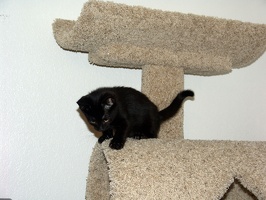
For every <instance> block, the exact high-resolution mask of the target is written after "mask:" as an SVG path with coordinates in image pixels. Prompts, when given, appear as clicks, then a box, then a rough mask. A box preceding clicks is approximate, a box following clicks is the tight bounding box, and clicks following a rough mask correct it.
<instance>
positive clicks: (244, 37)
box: [53, 1, 266, 200]
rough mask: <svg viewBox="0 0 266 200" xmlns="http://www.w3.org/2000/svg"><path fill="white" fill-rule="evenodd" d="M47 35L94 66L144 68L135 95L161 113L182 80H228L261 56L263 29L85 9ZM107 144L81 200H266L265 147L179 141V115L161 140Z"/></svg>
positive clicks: (92, 6) (128, 10)
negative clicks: (117, 146) (190, 77)
mask: <svg viewBox="0 0 266 200" xmlns="http://www.w3.org/2000/svg"><path fill="white" fill-rule="evenodd" d="M53 31H54V36H55V39H56V41H57V43H58V44H59V46H61V47H62V48H63V49H66V50H71V51H79V52H88V53H89V61H90V62H91V63H94V64H96V65H99V66H108V67H126V68H136V69H142V92H143V93H145V94H146V95H147V96H149V98H150V99H151V100H152V101H153V102H154V103H156V104H157V105H158V106H159V108H163V107H165V106H166V105H168V104H169V102H170V101H171V100H172V99H173V97H174V96H175V95H176V94H177V93H178V91H180V90H182V89H183V79H184V74H193V75H203V76H211V75H219V74H226V73H229V72H230V71H231V70H232V69H233V68H241V67H245V66H248V65H249V64H251V63H252V62H253V61H255V60H256V59H257V58H259V56H261V55H262V54H263V53H264V51H265V49H266V25H260V24H252V23H244V22H240V21H236V20H225V19H217V18H213V17H204V16H197V15H192V14H181V13H177V12H166V11H160V10H152V9H147V8H143V7H138V6H127V5H123V4H116V3H112V2H101V1H89V2H87V3H86V4H84V7H83V9H82V12H81V15H80V17H79V18H78V20H77V21H70V20H63V19H57V20H56V21H55V22H54V23H53ZM173 138H175V139H174V140H173ZM108 143H109V141H106V142H104V143H103V144H102V145H99V144H96V146H95V148H94V151H93V154H92V156H91V161H90V167H89V168H90V169H89V176H88V180H87V191H86V198H87V199H90V200H103V199H115V200H118V199H121V200H125V199H136V200H140V199H158V200H159V199H160V200H162V199H182V200H192V199H197V200H198V199H217V200H218V199H227V200H228V199H234V200H237V199H266V188H265V185H266V177H265V175H266V167H265V166H266V142H238V141H194V140H184V139H183V111H181V112H179V114H178V115H177V116H176V117H174V118H173V119H171V120H169V121H168V122H166V123H165V124H163V126H162V127H161V131H160V133H159V139H148V140H130V139H129V140H128V142H127V143H126V144H125V147H124V148H123V149H122V150H119V151H116V150H111V149H110V148H109V147H108ZM140 148H141V149H142V150H141V151H139V149H140Z"/></svg>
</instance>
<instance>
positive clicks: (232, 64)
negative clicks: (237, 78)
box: [53, 1, 266, 75]
mask: <svg viewBox="0 0 266 200" xmlns="http://www.w3.org/2000/svg"><path fill="white" fill-rule="evenodd" d="M53 31H54V36H55V39H56V41H57V43H58V44H59V45H60V46H61V47H62V48H64V49H68V50H72V51H81V52H89V54H90V55H89V60H90V61H91V62H93V63H95V64H98V65H105V66H117V67H129V68H141V67H142V66H144V65H159V66H172V67H182V68H183V69H184V72H185V73H187V74H200V75H216V74H224V73H228V72H230V71H231V69H232V68H239V67H244V66H247V65H249V64H250V63H252V62H253V61H255V60H256V59H257V58H258V57H259V56H260V55H262V53H263V52H264V51H265V48H266V25H262V24H261V25H260V24H252V23H247V22H246V23H244V22H241V21H236V20H225V19H218V18H214V17H205V16H198V15H193V14H182V13H178V12H167V11H160V10H152V9H147V8H144V7H139V6H127V5H124V4H117V3H112V2H102V1H88V2H87V3H86V4H84V7H83V9H82V12H81V14H80V17H79V18H78V19H77V20H76V21H70V20H64V19H57V20H56V21H55V22H54V23H53Z"/></svg>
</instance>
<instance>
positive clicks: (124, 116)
mask: <svg viewBox="0 0 266 200" xmlns="http://www.w3.org/2000/svg"><path fill="white" fill-rule="evenodd" d="M188 96H190V97H193V96H194V93H193V92H192V91H190V90H184V91H182V92H180V93H179V94H178V95H177V96H176V97H175V99H174V100H173V102H172V103H171V104H170V105H169V106H168V107H167V108H165V109H163V110H161V111H158V108H157V106H156V105H155V104H154V103H152V102H151V101H150V100H149V99H148V97H146V96H145V95H144V94H142V93H141V92H139V91H137V90H135V89H133V88H127V87H113V88H99V89H97V90H95V91H93V92H91V93H90V94H88V95H86V96H83V97H82V98H81V99H80V100H78V102H77V104H78V105H79V108H80V110H81V111H82V112H83V113H84V115H85V116H86V118H87V120H88V121H89V123H90V124H91V125H92V126H94V128H95V129H96V130H98V131H101V132H102V133H103V134H102V136H101V137H100V138H99V140H98V142H99V143H102V142H103V141H104V140H106V139H108V138H112V137H113V139H112V140H111V142H110V145H109V146H110V147H111V148H112V149H121V148H123V146H124V144H125V141H126V138H127V137H133V138H138V139H141V138H156V137H157V134H158V131H159V128H160V124H161V123H162V122H164V121H165V120H167V119H169V118H171V117H173V116H174V115H175V114H176V113H177V111H178V110H179V108H180V107H181V105H182V102H183V100H184V99H185V98H186V97H188Z"/></svg>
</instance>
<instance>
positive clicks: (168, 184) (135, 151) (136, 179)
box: [87, 139, 266, 200]
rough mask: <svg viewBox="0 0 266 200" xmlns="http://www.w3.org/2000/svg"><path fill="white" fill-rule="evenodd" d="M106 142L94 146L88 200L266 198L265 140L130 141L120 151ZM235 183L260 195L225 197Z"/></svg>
mask: <svg viewBox="0 0 266 200" xmlns="http://www.w3.org/2000/svg"><path fill="white" fill-rule="evenodd" d="M108 143H109V141H106V142H104V143H103V145H99V144H97V145H96V147H95V149H94V151H95V152H97V154H95V153H94V154H93V156H92V158H91V163H90V173H92V174H94V175H93V176H94V177H93V178H90V179H89V181H88V185H87V187H88V188H89V190H87V198H88V199H92V200H94V199H95V200H96V199H97V200H98V199H105V198H102V196H99V195H104V196H105V197H108V195H110V196H109V198H110V199H115V200H120V199H121V200H125V199H132V200H133V199H136V200H139V199H158V200H162V199H182V200H192V199H195V200H212V199H213V200H216V199H217V200H218V199H222V198H224V199H235V200H237V199H266V188H265V185H266V177H265V175H266V165H265V163H266V142H237V141H193V140H166V139H148V140H129V141H128V142H127V143H126V145H125V147H124V148H123V149H122V150H119V151H117V150H111V149H110V148H109V147H108ZM99 153H100V154H101V156H98V154H99ZM107 168H108V172H106V173H107V174H108V175H107V176H105V177H103V176H101V174H102V173H101V171H102V169H107ZM97 170H99V171H100V173H98V172H97ZM95 174H99V177H97V176H95ZM94 179H97V181H95V180H94ZM99 180H100V181H99ZM236 181H237V182H239V184H241V186H239V184H235V185H234V188H235V190H237V188H236V187H238V188H240V187H243V188H246V189H245V190H246V191H248V193H250V194H252V195H254V196H255V197H256V198H255V197H252V195H249V194H247V193H246V192H245V191H242V192H235V193H233V192H232V193H228V194H227V197H224V196H225V194H226V193H227V190H228V189H229V188H230V186H231V185H232V184H234V182H236ZM106 184H107V185H108V184H110V191H108V190H107V189H108V187H104V188H102V185H106ZM231 190H232V188H231ZM99 193H101V194H99ZM233 195H237V196H233ZM232 196H233V197H232ZM107 199H108V198H107Z"/></svg>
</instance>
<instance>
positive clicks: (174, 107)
mask: <svg viewBox="0 0 266 200" xmlns="http://www.w3.org/2000/svg"><path fill="white" fill-rule="evenodd" d="M187 97H194V92H193V91H191V90H183V91H182V92H180V93H178V95H177V96H176V98H175V99H174V100H173V101H172V103H171V104H170V105H169V106H168V107H166V108H165V109H163V110H161V111H160V112H159V115H160V121H161V123H162V122H164V121H166V120H168V119H170V118H171V117H173V116H174V115H175V114H176V113H177V112H178V110H179V109H180V108H181V106H182V103H183V101H184V99H185V98H187Z"/></svg>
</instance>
